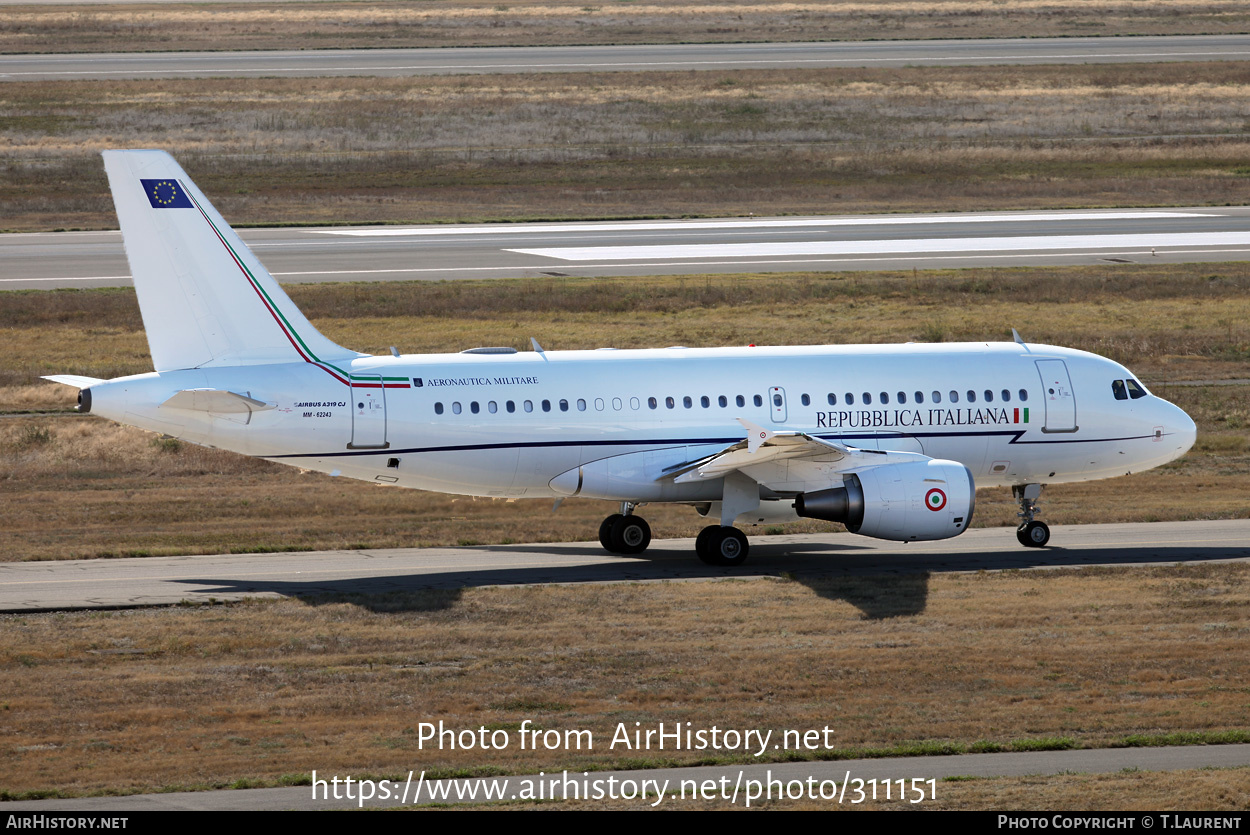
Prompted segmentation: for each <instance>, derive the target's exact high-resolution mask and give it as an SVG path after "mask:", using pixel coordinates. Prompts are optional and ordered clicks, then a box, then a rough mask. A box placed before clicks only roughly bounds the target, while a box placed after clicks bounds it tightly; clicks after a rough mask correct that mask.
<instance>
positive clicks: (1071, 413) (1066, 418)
mask: <svg viewBox="0 0 1250 835" xmlns="http://www.w3.org/2000/svg"><path fill="white" fill-rule="evenodd" d="M1037 373H1038V374H1040V375H1041V377H1042V397H1043V398H1044V402H1045V404H1046V418H1045V421H1044V422H1043V423H1042V431H1043V432H1075V431H1076V430H1077V425H1076V394H1075V393H1074V392H1073V391H1072V379H1071V378H1070V377H1069V376H1068V366H1067V365H1066V364H1065V363H1064V361H1063V360H1038V361H1037Z"/></svg>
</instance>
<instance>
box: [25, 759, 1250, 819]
mask: <svg viewBox="0 0 1250 835" xmlns="http://www.w3.org/2000/svg"><path fill="white" fill-rule="evenodd" d="M1246 765H1250V745H1189V746H1173V747H1161V748H1095V749H1081V750H1076V751H1031V752H1027V753H1001V754H955V755H946V756H931V757H886V758H879V759H862V760H835V761H830V762H790V763H762V764H759V765H745V766H744V765H734V766H702V767H692V768H655V769H646V770H636V771H597V772H593V773H591V774H587V775H586V777H587V778H589V777H592V776H593V778H594V779H595V780H598V781H599V783H598V785H599V786H601V787H606V786H608V785H609V784H608V780H609V779H614V780H615V781H616V782H615V785H617V786H620V785H622V784H624V785H629V784H630V783H632V784H634V785H635V786H637V785H639V784H641V783H642V781H643V780H647V781H656V780H658V781H660V782H661V783H663V782H664V781H666V780H667V781H668V783H667V785H668V786H669V787H670V788H671V789H672V793H671V794H666V795H665V798H664V799H663V800H662V801H658V802H657V800H656V798H655V797H654V795H653V796H652V797H651V798H650V799H649V800H647V801H644V803H645V805H648V806H654V807H655V808H666V809H681V808H682V807H683V805H685V804H684V803H683V800H692V799H694V798H693V797H691V796H690V794H689V792H690V789H691V788H692V787H694V786H702V785H706V783H705V781H711V783H712V784H713V785H714V786H716V787H717V792H719V790H720V789H727V788H738V789H739V790H738V791H737V792H736V794H734V795H733V796H732V797H722V796H719V795H718V794H716V793H714V794H713V795H712V796H711V797H710V798H706V799H715V800H720V801H722V803H723V804H724V808H732V807H734V806H738V807H742V808H747V807H749V806H750V805H751V804H750V803H748V801H747V798H746V794H747V790H744V789H742V788H741V787H742V786H753V788H754V790H755V791H762V790H763V787H764V785H766V784H767V782H768V781H770V780H779V781H782V783H790V781H796V780H797V781H800V782H801V783H804V784H805V783H806V782H807V781H808V779H809V778H811V779H813V780H815V781H816V782H817V783H821V782H825V783H826V785H825V786H824V788H825V790H826V795H825V797H824V798H822V799H823V800H825V801H826V802H828V804H829V806H831V807H833V806H840V807H843V808H847V809H854V808H855V807H856V806H857V805H859V804H858V803H856V795H855V791H856V789H857V788H858V789H859V790H860V791H862V790H863V789H864V787H865V783H864V782H860V783H856V782H854V781H857V780H858V781H869V780H877V781H887V780H888V781H900V784H901V785H902V786H911V785H914V784H912V783H911V781H912V780H913V779H918V780H920V781H922V782H923V781H928V780H935V781H938V782H937V783H936V785H933V786H932V788H933V793H934V794H935V795H936V796H937V798H938V799H941V798H943V792H942V789H943V788H945V786H944V785H943V784H942V782H941V781H944V780H947V779H949V778H965V779H966V778H969V777H982V778H993V777H1036V776H1039V775H1049V774H1114V773H1116V772H1120V771H1123V770H1125V769H1132V770H1134V771H1175V770H1179V769H1199V768H1241V767H1244V766H1246ZM323 776H327V775H321V774H318V779H321V778H322V777H323ZM328 776H331V777H333V776H338V777H339V780H340V782H339V785H338V787H337V788H338V792H337V794H338V797H337V798H336V797H335V796H334V794H335V790H334V789H335V787H334V786H332V785H330V784H328V781H327V786H326V789H325V790H321V787H320V786H318V787H317V789H318V793H317V797H315V798H314V796H313V787H312V786H292V787H289V788H275V789H245V790H242V791H203V792H164V793H161V794H147V795H130V796H128V797H79V798H73V799H65V800H61V799H55V800H19V801H10V802H8V803H5V806H4V808H5V809H6V810H8V811H10V812H17V813H27V814H30V813H37V814H42V813H47V812H55V811H78V812H90V813H95V814H108V813H110V812H135V811H141V812H146V811H204V812H210V811H212V812H217V811H252V812H259V811H282V810H287V809H299V810H314V809H315V810H330V809H392V808H402V807H404V806H414V805H419V804H429V803H435V802H437V803H440V804H441V803H464V802H473V800H477V802H479V803H480V802H482V798H484V797H495V798H499V799H504V800H510V799H512V796H514V795H515V793H516V792H517V791H518V790H519V789H520V790H523V789H524V786H525V784H526V783H527V781H528V783H529V785H531V786H532V785H534V784H535V783H536V782H537V781H538V780H540V779H542V778H544V777H545V778H546V779H549V780H550V779H551V778H552V777H555V778H556V780H557V781H560V782H558V783H557V785H558V786H559V787H560V792H559V793H557V794H554V795H552V796H551V797H552V799H559V800H564V799H576V798H574V796H573V791H572V784H564V783H563V781H562V779H561V778H562V777H563V776H564V775H563V774H560V775H553V774H543V775H539V774H528V775H514V776H511V777H481V778H470V779H460V780H437V781H429V782H424V781H423V782H421V783H419V784H416V785H406V784H407V783H408V781H404V780H398V781H394V782H392V783H391V784H390V785H389V786H388V790H389V789H393V793H392V794H390V795H389V796H388V797H387V798H385V799H383V798H381V797H377V796H375V797H373V798H371V799H369V800H359V799H358V798H359V791H358V790H357V793H356V794H354V795H352V796H351V797H348V796H347V791H346V789H345V787H344V785H343V779H344V778H345V777H346V775H342V774H340V775H328ZM353 776H354V775H353ZM569 776H570V777H572V778H573V782H574V783H576V781H577V780H578V779H579V778H582V777H583V775H582V773H580V772H573V773H572V774H571V775H569ZM416 777H417V775H416V774H414V775H413V780H414V781H415V780H416ZM683 781H685V782H686V787H685V791H686V792H687V796H686V797H684V798H683V796H682V794H681V792H682V790H683V786H682V783H683ZM722 781H724V782H722ZM829 781H832V782H833V783H834V784H835V785H834V786H833V789H836V788H837V787H839V786H841V785H842V783H843V782H844V781H850V788H851V794H850V795H849V797H848V796H847V795H846V794H841V795H838V794H836V793H835V794H833V796H830V791H831V788H830V786H829V785H828V782H829ZM376 785H377V784H374V786H375V787H376ZM582 785H584V784H580V785H578V786H577V788H578V789H579V790H580V789H581V787H582ZM487 786H490V788H489V789H488V788H487ZM878 786H879V787H881V789H882V791H884V786H882V785H881V783H880V782H879V783H878ZM414 788H415V789H417V791H415V792H414V791H412V790H411V789H414ZM793 788H794V787H793V786H791V789H793ZM929 788H930V787H929V786H928V785H927V784H926V785H925V789H926V790H928V789H929ZM405 789H408V791H406V792H405V791H404V790H405ZM566 792H567V795H566ZM488 793H489V794H488ZM726 794H728V792H727V791H726ZM585 796H586V794H584V793H583V794H582V797H583V798H584V797H585ZM882 796H884V795H882ZM893 796H894V797H898V794H897V793H896V794H894V795H893ZM910 797H911V798H912V799H913V800H915V798H916V792H915V790H913V791H912V793H911V795H910ZM928 799H930V800H931V799H932V797H929V798H928ZM1142 800H1143V801H1145V800H1148V799H1147V798H1142ZM1130 803H1132V802H1131V801H1130ZM640 805H642V804H640ZM754 805H756V806H759V805H761V804H760V803H759V802H758V799H757V800H756V801H755V802H754ZM1134 805H1135V804H1134ZM925 806H926V804H925V802H923V801H917V802H916V803H915V804H914V805H912V808H915V809H917V810H920V809H924V808H925ZM557 808H558V807H557ZM1058 817H1060V818H1061V819H1069V820H1070V819H1071V817H1072V816H1066V815H1060V816H1058ZM1156 817H1157V816H1156ZM1186 817H1189V816H1186ZM1207 817H1214V816H1210V815H1209V816H1207ZM1046 819H1047V820H1048V821H1050V820H1052V819H1053V818H1052V817H1050V816H1048V817H1047V818H1046ZM1072 828H1077V827H1072Z"/></svg>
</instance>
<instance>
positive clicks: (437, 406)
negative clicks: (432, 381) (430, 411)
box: [434, 403, 443, 415]
mask: <svg viewBox="0 0 1250 835" xmlns="http://www.w3.org/2000/svg"><path fill="white" fill-rule="evenodd" d="M442 413H443V404H442V403H435V404H434V414H436V415H441V414H442Z"/></svg>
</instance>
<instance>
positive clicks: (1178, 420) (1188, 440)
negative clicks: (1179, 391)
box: [1156, 400, 1198, 458]
mask: <svg viewBox="0 0 1250 835" xmlns="http://www.w3.org/2000/svg"><path fill="white" fill-rule="evenodd" d="M1160 405H1161V406H1162V407H1163V408H1162V410H1161V411H1162V414H1161V416H1160V418H1161V420H1162V421H1163V433H1164V437H1167V438H1168V439H1169V440H1171V441H1173V442H1174V443H1175V446H1176V454H1175V456H1174V457H1176V458H1179V457H1180V456H1182V455H1184V454H1185V453H1186V452H1189V449H1190V447H1192V446H1193V445H1194V441H1195V440H1197V438H1198V425H1197V424H1195V423H1194V420H1193V418H1191V417H1190V416H1189V415H1187V414H1186V413H1185V410H1184V409H1182V408H1181V407H1179V406H1176V405H1173V404H1171V403H1169V402H1167V401H1166V400H1162V401H1160ZM1156 431H1157V430H1156ZM1169 436H1170V437H1169Z"/></svg>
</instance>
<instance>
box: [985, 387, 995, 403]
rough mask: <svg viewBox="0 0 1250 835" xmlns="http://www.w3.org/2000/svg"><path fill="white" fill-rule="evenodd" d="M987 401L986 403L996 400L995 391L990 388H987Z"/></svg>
mask: <svg viewBox="0 0 1250 835" xmlns="http://www.w3.org/2000/svg"><path fill="white" fill-rule="evenodd" d="M985 402H986V403H993V402H994V392H992V391H990V390H989V389H986V390H985Z"/></svg>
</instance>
